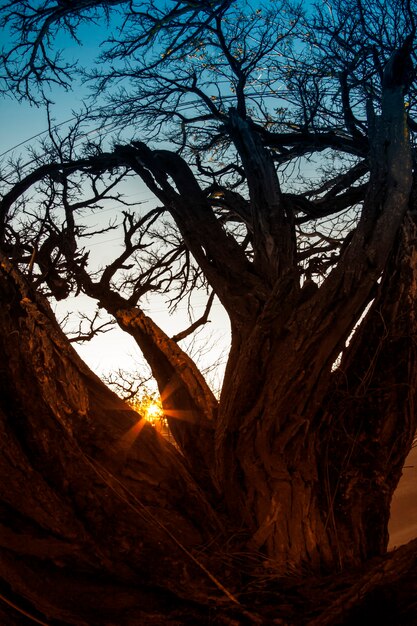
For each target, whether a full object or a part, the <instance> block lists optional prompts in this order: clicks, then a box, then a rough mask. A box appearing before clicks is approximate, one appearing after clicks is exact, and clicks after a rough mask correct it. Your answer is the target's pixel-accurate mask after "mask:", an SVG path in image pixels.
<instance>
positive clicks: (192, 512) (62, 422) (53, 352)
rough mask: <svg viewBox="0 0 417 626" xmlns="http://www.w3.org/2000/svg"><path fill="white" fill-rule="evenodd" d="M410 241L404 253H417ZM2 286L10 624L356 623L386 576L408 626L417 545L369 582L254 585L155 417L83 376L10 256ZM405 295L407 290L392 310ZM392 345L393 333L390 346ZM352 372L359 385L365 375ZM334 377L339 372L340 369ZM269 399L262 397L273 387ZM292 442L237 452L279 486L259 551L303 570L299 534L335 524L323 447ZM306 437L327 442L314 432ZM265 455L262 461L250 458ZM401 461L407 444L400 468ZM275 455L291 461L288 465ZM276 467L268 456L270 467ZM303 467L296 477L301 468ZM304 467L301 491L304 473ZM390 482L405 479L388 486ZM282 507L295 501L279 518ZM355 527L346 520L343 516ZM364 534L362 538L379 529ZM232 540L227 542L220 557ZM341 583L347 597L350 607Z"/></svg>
mask: <svg viewBox="0 0 417 626" xmlns="http://www.w3.org/2000/svg"><path fill="white" fill-rule="evenodd" d="M407 232H408V231H407ZM408 241H409V240H408ZM402 249H403V250H404V251H407V250H408V252H410V250H411V249H412V250H414V247H413V246H411V248H409V247H408V248H407V246H403V248H402ZM413 254H414V253H413ZM400 257H401V258H402V259H403V262H402V263H401V264H398V268H402V270H401V271H406V269H407V268H408V271H409V279H410V281H411V279H412V277H413V276H414V273H413V272H414V271H415V268H414V263H411V259H412V258H414V256H413V255H410V254H409V253H407V254H405V253H404V252H403V253H402V255H400ZM411 270H413V271H411ZM402 278H404V275H403V274H402ZM388 282H389V283H390V284H397V285H398V284H399V283H400V282H403V281H398V282H397V281H396V280H394V278H393V280H392V281H388ZM411 283H412V284H413V285H414V282H413V281H411V282H409V283H407V284H409V285H411ZM382 291H383V290H382ZM389 291H390V290H388V292H389ZM388 292H386V293H388ZM406 293H408V294H409V295H410V293H411V292H410V289H407V288H405V289H404V290H403V294H406ZM0 294H1V302H2V307H1V309H0V328H1V333H0V353H1V378H0V381H1V393H0V402H1V404H0V418H1V419H0V425H1V431H2V432H1V441H2V454H1V457H0V464H1V466H0V512H1V517H0V520H1V528H0V549H1V559H0V619H1V622H2V623H4V624H7V626H15V625H16V626H18V625H19V626H21V625H22V624H26V623H28V624H30V623H41V624H49V623H51V622H55V621H59V623H62V624H68V625H70V624H72V625H76V626H83V625H84V626H108V625H109V624H117V626H124V625H126V626H143V625H145V624H155V625H158V624H159V625H160V624H173V625H174V624H175V625H177V626H180V625H181V624H184V623H188V622H191V623H198V624H207V625H208V624H210V625H211V624H225V625H226V624H227V625H229V626H232V625H233V626H237V625H242V624H248V625H249V624H256V623H259V624H265V625H266V624H271V623H277V624H284V623H287V624H304V623H305V624H308V623H312V624H313V623H314V624H315V623H317V624H327V623H328V624H332V623H346V624H349V623H352V624H357V623H361V622H360V619H361V616H366V619H368V620H369V619H370V617H369V615H371V616H372V615H373V613H374V611H375V610H376V609H375V606H376V603H379V602H380V598H381V594H384V593H385V590H386V588H387V585H390V590H391V591H390V595H389V599H388V600H386V602H385V605H384V606H385V608H386V611H390V613H389V614H391V615H396V616H398V615H399V611H400V609H401V608H402V609H404V616H405V617H404V622H398V623H404V624H406V623H407V621H406V619H407V618H408V616H409V615H410V614H411V612H412V606H413V605H412V602H413V594H414V585H415V579H414V578H413V576H412V571H413V569H414V568H415V561H416V556H415V554H416V551H415V545H414V544H413V543H412V544H410V546H407V547H406V548H403V549H400V550H399V551H398V555H397V554H394V555H393V556H392V558H388V559H385V560H384V561H377V562H376V563H375V564H374V565H372V563H371V564H370V566H369V568H368V569H367V571H366V572H365V573H364V577H363V579H361V581H362V582H363V585H361V581H359V582H358V580H357V579H358V576H359V574H358V573H356V574H354V575H350V577H349V576H348V577H346V576H345V577H342V578H340V579H336V580H334V578H332V579H331V580H326V579H324V580H317V579H316V578H313V579H312V580H311V581H310V582H309V583H308V584H307V582H306V580H305V579H304V581H303V582H302V585H301V586H300V585H299V582H298V581H297V579H295V580H294V581H293V582H292V583H290V582H289V581H287V582H285V581H284V580H279V578H277V577H276V574H277V573H279V570H278V572H277V570H275V573H274V575H273V576H270V577H268V578H267V582H265V578H264V575H262V574H261V579H260V581H259V579H258V576H259V565H260V561H259V558H255V557H256V555H257V553H256V552H255V551H252V552H249V553H248V559H247V562H245V563H244V562H243V560H242V558H243V556H242V553H239V554H238V555H236V556H234V555H233V549H231V546H232V545H233V541H232V543H231V542H230V541H231V539H232V538H233V537H234V536H235V533H236V526H235V525H234V524H233V522H232V521H231V519H230V518H229V520H228V521H227V518H226V517H224V518H223V519H222V520H219V518H218V517H217V515H216V514H215V513H214V511H213V508H212V506H211V505H210V504H209V502H208V500H207V499H206V497H205V495H204V494H203V493H202V492H201V490H200V488H199V487H198V486H197V485H196V483H195V482H194V480H193V478H192V477H191V476H190V474H189V472H188V470H187V469H186V467H185V466H184V463H183V459H182V456H181V454H179V453H178V452H177V450H176V449H174V448H172V446H170V445H169V444H168V443H167V442H165V440H163V439H161V438H160V437H159V436H158V434H157V433H156V432H155V431H154V430H153V429H152V428H151V427H150V426H149V425H147V424H144V425H143V426H142V424H143V422H142V421H141V420H139V421H138V417H139V416H138V415H137V414H136V413H134V412H133V411H131V410H130V409H129V407H128V406H127V405H125V404H124V403H123V402H122V401H121V400H120V399H119V398H117V397H116V396H115V395H114V394H113V393H112V392H110V391H109V390H108V389H107V388H106V387H105V386H104V385H103V384H102V383H101V382H100V381H99V380H98V379H97V378H96V377H95V376H94V374H92V372H91V371H89V370H88V368H87V367H86V366H85V365H84V364H83V363H82V362H81V361H80V359H79V357H78V356H77V355H76V353H75V352H74V350H73V349H72V347H71V345H70V344H69V343H68V341H67V340H66V338H65V337H64V335H63V334H62V332H61V331H60V329H59V327H58V325H57V324H56V322H55V321H54V319H53V316H52V313H51V311H50V309H49V306H48V305H47V303H46V302H45V301H44V299H43V298H42V297H39V296H37V295H35V294H34V293H33V292H32V291H31V290H30V289H29V288H28V286H27V285H26V283H25V282H24V281H23V279H22V278H21V277H20V276H19V274H18V272H17V271H15V270H14V269H13V268H12V267H11V265H10V264H9V262H8V261H7V260H6V259H5V258H2V263H1V268H0ZM391 295H392V296H394V295H395V294H394V293H393V292H391ZM407 297H408V296H407ZM407 297H405V296H404V297H402V299H401V302H400V303H399V304H400V306H399V307H398V311H400V310H402V307H403V305H404V303H405V302H406V301H407ZM386 300H387V302H391V303H392V302H393V301H392V299H391V300H390V299H389V298H386ZM408 302H409V300H408ZM395 319H397V318H395ZM401 319H403V320H405V321H406V323H409V319H410V318H409V316H407V311H405V317H403V316H401V315H399V317H398V322H399V321H400V320H401ZM407 320H408V322H407ZM394 321H395V320H394ZM394 327H396V328H399V327H398V326H395V325H394ZM401 328H404V327H401ZM397 339H400V338H398V337H397ZM391 343H392V342H391V341H390V340H389V339H388V340H387V342H386V345H387V346H389V345H391ZM371 352H372V350H371V349H370V354H371ZM410 354H411V353H410ZM352 362H355V359H354V358H353V360H352ZM352 372H353V373H352V379H353V378H354V373H355V372H356V370H355V369H354V368H353V369H352ZM338 375H339V374H338V373H337V372H336V373H335V376H334V378H335V379H337V377H338ZM390 375H391V374H390ZM261 397H262V399H263V400H262V401H263V402H264V403H265V402H266V400H267V399H268V395H267V393H266V391H264V392H263V394H261ZM392 397H394V396H392ZM272 405H273V403H271V404H270V406H272ZM353 426H354V424H353ZM394 426H395V425H394ZM394 426H393V425H392V427H391V428H392V429H394ZM396 426H398V427H400V426H401V425H400V424H398V423H397V425H396ZM404 426H406V427H407V428H409V427H411V426H409V425H407V424H405V425H404ZM293 435H294V436H293V437H292V438H291V437H289V436H287V439H286V444H287V445H284V444H285V442H284V440H283V439H281V444H282V445H281V448H280V450H279V451H277V450H276V449H272V447H271V446H270V447H269V448H268V447H265V442H262V439H259V440H258V439H256V438H255V440H254V442H253V444H252V447H251V448H250V449H249V447H247V449H246V452H249V456H248V458H247V459H244V458H243V457H242V454H243V453H244V452H245V450H244V448H243V446H242V444H241V442H239V445H238V446H237V447H236V449H235V452H236V453H237V458H238V461H239V462H240V463H241V464H242V467H243V471H247V468H248V467H249V468H250V467H251V464H252V463H255V460H256V463H257V467H258V468H260V472H259V473H258V475H259V476H261V477H262V474H261V472H264V473H265V472H266V471H267V470H268V471H269V472H270V476H271V479H270V484H271V485H277V484H279V487H280V489H279V490H277V491H276V492H275V496H276V501H275V504H276V505H277V510H278V508H279V507H280V508H279V512H280V516H278V515H277V516H276V517H275V518H274V519H272V520H271V523H270V524H267V523H264V527H263V529H264V530H265V535H264V536H262V534H261V533H260V532H257V533H256V532H255V534H254V537H253V540H252V545H254V544H257V546H258V547H262V548H264V546H265V545H266V544H268V542H270V543H271V545H273V546H276V545H277V537H282V543H281V547H282V546H284V550H283V552H282V554H283V557H285V559H286V562H287V564H289V555H290V552H289V550H288V547H286V546H288V542H289V541H291V542H292V544H293V545H294V546H295V548H294V561H297V564H299V561H300V556H301V560H303V561H304V563H306V558H305V557H306V555H308V556H309V558H310V560H312V559H311V556H310V555H312V554H314V550H317V549H318V548H317V545H318V541H319V540H320V534H319V533H317V534H316V535H315V539H314V541H313V539H312V541H311V542H310V543H309V544H307V550H306V549H305V548H304V545H305V539H304V537H305V536H306V533H307V532H311V528H312V529H313V531H314V532H316V531H317V528H318V527H319V525H320V524H321V526H322V527H323V526H325V517H326V507H325V506H323V503H322V506H321V507H320V506H319V504H320V498H318V496H317V489H318V488H319V485H320V480H318V479H317V478H320V473H319V471H318V470H317V469H316V464H317V462H315V461H314V459H317V458H321V459H323V455H322V454H318V451H317V450H313V448H307V447H305V448H304V450H308V451H309V454H310V455H311V456H309V455H308V454H307V455H305V456H304V457H303V455H300V454H296V455H294V456H293V457H292V458H290V457H291V450H293V451H294V450H295V448H294V447H292V443H291V442H293V441H296V439H297V437H296V433H293ZM246 441H247V439H246ZM276 441H277V439H275V442H276ZM313 441H315V442H316V443H317V447H318V448H320V447H321V445H319V443H318V439H313ZM257 446H260V447H259V448H257ZM256 451H258V452H260V453H261V456H260V458H259V459H258V458H257V459H255V460H254V456H253V455H254V453H255V452H256ZM277 452H279V454H278V455H277ZM313 452H314V454H313ZM401 458H402V456H401V453H398V467H399V465H400V463H401ZM274 459H275V460H274ZM277 459H278V461H279V463H281V464H282V465H281V467H282V468H283V471H282V473H281V474H279V473H278V470H279V465H278V464H277V462H276V460H277ZM267 462H268V463H269V464H270V465H268V466H266V463H267ZM245 463H246V465H245ZM272 463H274V464H272ZM284 464H286V465H285V466H284ZM301 467H304V470H303V471H304V474H302V475H301V474H300V473H298V474H297V471H298V472H300V468H301ZM277 468H278V470H277ZM297 468H298V469H297ZM319 469H320V468H319ZM251 471H252V470H251ZM291 471H292V473H291ZM361 471H362V474H361V475H362V477H363V476H366V474H367V472H368V468H367V467H360V470H359V472H361ZM309 473H310V477H309V481H310V482H309V483H308V484H307V488H306V485H305V484H303V480H304V477H305V476H306V475H308V474H309ZM247 475H250V473H249V474H246V476H247ZM258 475H256V476H258ZM395 480H396V475H395V476H394V477H393V479H392V481H391V483H390V484H389V489H391V487H392V486H393V484H394V482H395ZM274 481H275V482H274ZM292 481H293V482H292ZM253 484H255V483H253ZM377 484H380V483H379V482H378V481H377ZM262 487H263V485H262ZM360 487H361V486H360ZM240 488H241V489H242V488H243V487H242V485H241V487H240ZM250 489H253V486H249V487H248V489H247V494H248V502H247V503H246V508H245V509H244V510H245V517H244V519H240V529H241V530H243V531H245V530H246V534H247V532H248V531H250V530H251V529H252V528H253V527H254V526H256V523H257V520H259V519H261V515H265V512H264V511H263V510H262V505H264V503H265V502H267V501H268V500H267V497H266V496H263V494H261V496H259V495H257V496H255V493H254V491H253V490H252V491H251V490H250ZM359 491H360V489H359ZM320 493H321V494H323V489H322V490H321V492H320ZM362 493H363V494H365V487H364V490H363V492H362ZM366 493H367V492H366ZM310 494H311V501H310V502H307V496H309V495H310ZM367 495H369V493H367ZM278 497H280V498H281V499H280V500H278ZM251 499H252V500H251ZM288 503H291V504H292V509H288V511H285V509H284V506H287V504H288ZM251 505H254V506H255V508H254V513H253V512H252V511H251V510H250V508H251ZM257 516H258V517H257ZM230 517H233V516H230ZM235 517H236V516H235ZM264 521H265V518H264ZM339 521H340V520H339ZM356 522H357V518H356V517H354V516H352V519H351V520H349V522H348V524H352V523H356ZM297 523H299V524H300V525H299V526H298V528H297V526H296V524H297ZM290 524H292V525H293V526H292V527H291V526H290ZM314 524H315V525H316V527H314ZM350 527H351V526H350ZM309 528H310V531H309V530H308V529H309ZM329 528H330V531H331V532H328V533H327V534H326V535H325V540H326V541H327V544H328V545H329V546H330V547H331V543H332V541H331V538H332V536H333V537H335V533H334V532H333V520H332V524H330V525H329ZM342 528H343V525H342ZM366 528H367V532H368V534H369V529H370V526H369V525H368V526H367V527H366ZM271 529H273V533H272V535H271V533H270V530H271ZM332 532H333V535H332ZM359 532H362V530H361V529H360V530H359ZM268 533H269V534H268ZM303 533H304V534H303ZM244 534H245V533H244ZM271 537H272V538H271ZM224 538H228V544H226V545H227V546H228V547H227V551H226V552H225V548H224V547H222V546H224V545H225V544H224ZM234 541H235V539H234ZM262 541H263V542H264V543H263V544H262ZM343 541H345V537H343ZM274 542H275V543H274ZM285 542H287V543H285ZM343 545H344V544H343ZM274 549H275V548H274ZM308 549H310V552H309V553H308ZM320 549H321V548H320ZM303 550H304V552H303ZM275 554H277V552H276V551H275ZM258 556H260V555H259V553H258ZM236 557H238V561H237V562H238V564H239V566H240V567H242V566H243V570H244V573H245V577H246V581H245V589H244V594H243V595H242V600H243V601H246V602H250V603H251V612H248V610H247V609H245V608H244V607H243V606H242V604H239V603H238V601H237V600H236V597H235V596H234V595H232V594H231V593H230V591H229V590H228V589H227V588H226V587H225V586H223V584H222V582H223V583H224V582H225V580H226V582H227V585H233V586H234V589H233V592H234V593H237V594H239V589H238V587H239V583H240V573H239V570H238V569H236V567H235V564H236ZM225 565H226V568H225ZM297 569H298V570H299V567H297ZM227 570H228V571H227ZM219 572H221V573H220V574H219ZM287 573H288V572H287ZM304 574H309V572H307V571H305V572H304ZM224 577H226V579H225V578H224ZM268 580H269V583H268ZM221 581H222V582H221ZM248 581H251V582H249V586H248ZM340 589H343V590H344V591H343V596H342V600H343V602H341V600H340V597H339V596H340ZM260 591H261V592H262V593H261V594H260V595H259V592H260ZM264 594H266V595H264ZM374 598H376V600H374ZM242 600H240V601H241V602H242ZM261 613H263V616H261V615H260V614H261ZM25 616H26V617H25ZM27 616H29V617H27ZM350 616H351V617H350ZM364 619H365V618H364ZM312 620H313V621H312ZM314 620H315V621H314ZM350 620H352V621H350ZM358 620H359V621H358Z"/></svg>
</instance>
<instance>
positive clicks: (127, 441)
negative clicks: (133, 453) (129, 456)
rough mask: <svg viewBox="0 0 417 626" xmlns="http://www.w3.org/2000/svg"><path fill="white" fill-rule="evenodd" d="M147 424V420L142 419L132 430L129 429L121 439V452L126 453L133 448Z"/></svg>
mask: <svg viewBox="0 0 417 626" xmlns="http://www.w3.org/2000/svg"><path fill="white" fill-rule="evenodd" d="M145 424H146V420H145V419H143V418H141V419H140V420H138V421H137V422H136V424H134V425H133V426H132V428H129V430H128V431H127V433H125V434H124V435H123V437H122V438H121V439H120V441H119V445H118V448H119V449H120V450H123V451H124V452H127V451H128V450H129V449H130V448H131V447H132V446H133V444H134V443H135V441H136V439H137V438H138V437H139V435H140V433H141V432H142V428H143V427H144V426H145Z"/></svg>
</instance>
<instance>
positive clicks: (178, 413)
mask: <svg viewBox="0 0 417 626" xmlns="http://www.w3.org/2000/svg"><path fill="white" fill-rule="evenodd" d="M164 414H165V415H166V416H167V417H174V418H175V419H178V420H182V421H183V422H194V421H195V418H194V412H193V411H182V410H180V409H176V410H169V409H166V410H165V411H164Z"/></svg>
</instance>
